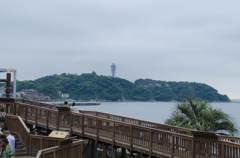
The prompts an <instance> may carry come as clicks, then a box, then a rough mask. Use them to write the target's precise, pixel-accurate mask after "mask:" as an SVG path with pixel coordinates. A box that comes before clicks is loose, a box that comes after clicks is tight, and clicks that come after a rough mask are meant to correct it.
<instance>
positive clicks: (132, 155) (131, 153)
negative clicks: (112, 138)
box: [127, 149, 135, 158]
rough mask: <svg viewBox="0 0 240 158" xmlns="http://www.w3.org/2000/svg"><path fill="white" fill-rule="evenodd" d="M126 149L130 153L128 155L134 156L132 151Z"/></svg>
mask: <svg viewBox="0 0 240 158" xmlns="http://www.w3.org/2000/svg"><path fill="white" fill-rule="evenodd" d="M127 150H128V152H129V153H130V155H131V156H132V157H133V158H135V156H134V155H133V153H132V151H130V150H129V149H127Z"/></svg>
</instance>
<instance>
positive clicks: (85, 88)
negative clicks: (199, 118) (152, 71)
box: [17, 72, 229, 101]
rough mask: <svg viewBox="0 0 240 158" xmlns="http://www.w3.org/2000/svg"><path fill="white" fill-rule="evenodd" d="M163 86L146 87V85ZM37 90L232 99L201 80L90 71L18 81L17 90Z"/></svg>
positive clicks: (109, 96) (87, 95) (81, 96)
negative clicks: (129, 77)
mask: <svg viewBox="0 0 240 158" xmlns="http://www.w3.org/2000/svg"><path fill="white" fill-rule="evenodd" d="M149 83H150V84H156V83H158V84H161V86H153V87H148V88H146V87H143V86H144V85H147V84H149ZM21 89H35V90H38V91H39V92H43V93H44V94H45V95H50V96H51V97H52V98H59V97H60V96H59V95H58V92H57V91H61V93H63V94H65V93H68V94H69V95H70V98H73V99H78V100H91V99H93V100H95V99H97V100H111V101H117V100H135V101H149V100H156V101H173V100H182V99H183V98H185V97H186V96H188V95H190V94H195V96H196V97H200V98H202V99H204V100H209V101H229V98H228V97H227V96H226V95H220V94H218V92H217V90H215V89H214V88H212V87H210V86H208V85H206V84H201V83H189V82H166V81H155V80H150V79H146V80H143V79H139V80H136V81H135V82H134V83H132V82H130V81H128V80H125V79H122V78H117V77H111V76H102V75H100V76H99V75H97V74H96V73H95V72H93V73H89V74H81V75H75V74H66V73H63V74H61V75H57V74H55V75H51V76H45V77H42V78H39V79H36V80H34V81H17V91H20V90H21Z"/></svg>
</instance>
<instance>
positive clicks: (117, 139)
mask: <svg viewBox="0 0 240 158" xmlns="http://www.w3.org/2000/svg"><path fill="white" fill-rule="evenodd" d="M10 107H12V108H15V110H14V109H13V110H12V109H10V110H9V111H14V112H15V114H16V115H18V116H21V118H23V119H24V122H25V123H29V124H34V125H38V126H43V127H45V128H51V129H59V128H62V129H69V130H72V131H75V132H76V134H78V135H80V136H82V137H87V138H91V139H95V140H97V141H101V142H104V143H108V144H112V145H116V146H120V147H124V148H128V149H129V150H133V151H138V152H143V153H145V154H148V155H150V156H156V157H159V155H165V156H167V157H174V156H177V157H183V158H194V157H199V158H200V157H201V158H202V157H216V158H218V157H219V158H220V157H221V158H239V154H240V144H239V138H236V137H231V138H230V137H226V136H219V137H218V139H211V138H210V139H202V138H196V137H193V135H192V134H191V135H188V134H186V133H183V134H181V133H177V132H175V131H173V132H172V131H169V130H162V129H158V128H157V127H156V126H148V125H144V124H141V123H140V124H137V123H132V122H131V121H130V122H127V121H124V119H125V118H124V117H122V118H124V119H123V120H118V119H113V118H109V117H111V116H114V117H115V115H110V114H108V117H103V116H100V115H102V113H100V114H96V115H93V114H89V112H84V111H81V113H79V114H78V113H71V112H67V113H66V112H65V113H64V112H59V111H57V110H55V109H53V108H52V109H49V108H46V107H42V106H41V107H40V106H35V105H34V104H33V105H30V104H27V103H20V102H17V103H15V105H14V106H10ZM139 122H140V121H139ZM155 125H157V124H155Z"/></svg>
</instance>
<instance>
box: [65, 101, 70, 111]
mask: <svg viewBox="0 0 240 158" xmlns="http://www.w3.org/2000/svg"><path fill="white" fill-rule="evenodd" d="M64 106H65V107H67V108H68V110H70V106H69V105H68V102H67V101H65V102H64Z"/></svg>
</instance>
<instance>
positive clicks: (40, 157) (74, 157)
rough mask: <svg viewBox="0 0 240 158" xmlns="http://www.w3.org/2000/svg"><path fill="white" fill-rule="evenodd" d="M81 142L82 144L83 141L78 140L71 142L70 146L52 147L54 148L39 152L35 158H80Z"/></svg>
mask: <svg viewBox="0 0 240 158" xmlns="http://www.w3.org/2000/svg"><path fill="white" fill-rule="evenodd" d="M83 142H84V141H83V140H78V141H75V142H73V143H72V144H70V145H65V146H54V147H50V148H46V149H42V150H39V151H38V153H37V156H36V158H65V157H66V156H67V157H71V158H82V144H83ZM64 149H65V150H64ZM69 149H72V150H69ZM63 150H64V151H63ZM59 152H61V153H59Z"/></svg>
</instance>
